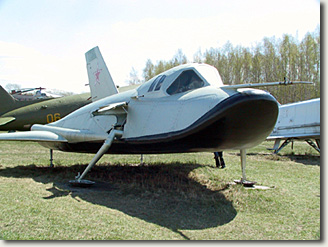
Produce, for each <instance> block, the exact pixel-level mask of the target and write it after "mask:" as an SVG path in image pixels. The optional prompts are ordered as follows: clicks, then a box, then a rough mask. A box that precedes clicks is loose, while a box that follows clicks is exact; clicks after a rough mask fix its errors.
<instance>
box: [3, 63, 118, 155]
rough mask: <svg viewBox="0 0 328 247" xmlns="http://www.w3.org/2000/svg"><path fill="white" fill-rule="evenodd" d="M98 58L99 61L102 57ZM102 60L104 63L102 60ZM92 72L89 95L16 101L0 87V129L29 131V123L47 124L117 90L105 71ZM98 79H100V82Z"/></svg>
mask: <svg viewBox="0 0 328 247" xmlns="http://www.w3.org/2000/svg"><path fill="white" fill-rule="evenodd" d="M99 59H100V60H102V57H101V58H99ZM102 63H103V64H105V62H104V61H103V60H102ZM105 66H106V65H105ZM99 71H101V69H99ZM95 73H97V72H95ZM96 75H97V76H98V77H97V76H96V81H92V82H91V83H90V84H89V87H90V91H91V96H90V93H84V94H79V95H72V96H66V97H60V98H55V99H49V98H42V97H41V98H35V99H34V100H33V101H19V100H17V99H15V98H13V97H12V95H10V94H9V93H8V92H7V91H5V90H4V89H3V88H2V87H1V86H0V130H5V131H14V130H22V131H24V130H30V128H31V126H32V125H33V124H49V123H52V122H55V121H57V120H59V119H61V118H63V117H65V116H66V115H67V114H69V113H71V112H73V111H75V110H77V109H79V108H81V107H82V106H84V105H87V104H89V103H91V102H95V101H97V100H100V99H102V98H104V97H106V96H108V95H111V93H112V92H115V93H117V92H118V91H117V89H116V87H115V84H114V82H113V80H112V78H111V76H110V74H109V72H108V70H107V72H106V71H104V72H103V73H101V75H100V74H96ZM92 76H93V74H92ZM99 76H100V77H99ZM99 79H101V80H102V82H101V83H100V80H99ZM41 89H42V88H40V90H41ZM124 90H125V89H124V88H122V89H121V91H124ZM23 91H24V90H23ZM25 91H26V90H25ZM25 91H24V92H25ZM27 91H28V90H27ZM45 100H46V101H45ZM51 160H52V159H51Z"/></svg>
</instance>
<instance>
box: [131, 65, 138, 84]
mask: <svg viewBox="0 0 328 247" xmlns="http://www.w3.org/2000/svg"><path fill="white" fill-rule="evenodd" d="M140 83H141V80H140V79H139V76H138V71H136V70H135V68H134V67H132V69H131V72H130V79H129V85H136V84H140Z"/></svg>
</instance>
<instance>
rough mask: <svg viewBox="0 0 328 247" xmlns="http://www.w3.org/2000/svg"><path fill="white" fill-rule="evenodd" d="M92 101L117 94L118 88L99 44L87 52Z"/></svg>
mask: <svg viewBox="0 0 328 247" xmlns="http://www.w3.org/2000/svg"><path fill="white" fill-rule="evenodd" d="M85 58H86V62H87V71H88V77H89V86H90V91H91V97H92V101H97V100H99V99H102V98H105V97H107V96H110V95H113V94H117V93H118V91H117V88H116V86H115V83H114V81H113V79H112V77H111V75H110V73H109V71H108V68H107V66H106V63H105V61H104V59H103V57H102V55H101V53H100V50H99V48H98V46H96V47H94V48H93V49H91V50H90V51H88V52H86V53H85Z"/></svg>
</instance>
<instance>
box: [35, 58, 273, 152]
mask: <svg viewBox="0 0 328 247" xmlns="http://www.w3.org/2000/svg"><path fill="white" fill-rule="evenodd" d="M277 116H278V103H277V101H276V99H275V98H274V97H273V96H272V95H270V94H269V93H267V92H265V91H262V90H258V89H251V88H246V89H240V88H239V89H233V88H229V87H226V86H224V85H223V83H222V81H221V77H220V75H219V73H218V71H217V70H216V69H215V68H214V67H212V66H209V65H205V64H186V65H181V66H178V67H175V68H173V69H170V70H168V71H166V72H163V73H162V74H160V75H158V76H156V77H154V78H153V79H151V80H149V81H148V82H145V83H144V84H142V85H140V86H139V87H138V88H136V89H133V90H130V91H126V92H123V93H117V94H114V95H111V96H108V97H105V98H103V99H100V100H98V101H95V102H93V103H91V104H89V105H86V106H84V107H82V108H80V109H79V110H77V111H75V112H73V113H71V114H69V115H68V116H66V117H65V118H63V119H61V120H59V121H57V122H54V123H51V124H48V125H33V126H32V132H33V131H46V132H47V131H49V132H52V133H55V134H58V136H59V139H60V140H59V141H58V142H56V141H48V140H47V139H44V140H42V138H41V139H40V140H39V141H40V144H41V145H43V146H45V147H47V148H50V149H56V150H61V151H68V152H87V153H96V152H97V151H98V150H99V148H100V147H101V146H102V144H103V142H104V140H106V138H107V137H108V134H109V133H110V131H111V130H113V129H117V130H121V131H122V133H123V134H122V136H121V137H120V138H116V139H115V140H114V141H113V143H112V145H111V146H110V148H109V149H108V151H107V153H115V154H151V153H181V152H203V151H209V152H214V151H224V150H228V149H238V150H242V149H248V148H251V147H254V146H256V145H258V144H259V143H261V142H262V141H264V140H265V139H266V137H267V136H268V135H269V134H270V133H271V131H272V130H273V128H274V126H275V123H276V120H277ZM77 127H78V128H77ZM35 133H37V132H35Z"/></svg>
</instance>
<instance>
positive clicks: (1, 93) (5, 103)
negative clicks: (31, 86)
mask: <svg viewBox="0 0 328 247" xmlns="http://www.w3.org/2000/svg"><path fill="white" fill-rule="evenodd" d="M14 108H15V99H14V98H13V96H11V95H10V94H9V93H8V92H7V91H6V90H5V89H3V87H2V86H0V115H2V114H4V113H6V112H8V111H10V110H12V109H14Z"/></svg>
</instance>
